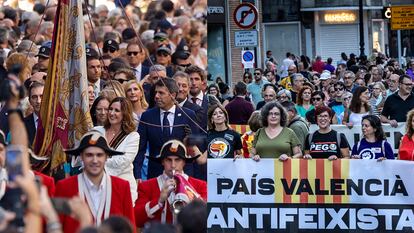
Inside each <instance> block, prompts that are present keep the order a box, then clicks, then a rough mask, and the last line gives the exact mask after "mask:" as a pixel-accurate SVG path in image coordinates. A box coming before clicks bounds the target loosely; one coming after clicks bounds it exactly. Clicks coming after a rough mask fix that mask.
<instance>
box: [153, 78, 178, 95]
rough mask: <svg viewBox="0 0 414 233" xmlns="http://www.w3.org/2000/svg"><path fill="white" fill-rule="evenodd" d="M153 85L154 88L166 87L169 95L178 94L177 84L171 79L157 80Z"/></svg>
mask: <svg viewBox="0 0 414 233" xmlns="http://www.w3.org/2000/svg"><path fill="white" fill-rule="evenodd" d="M154 85H155V87H166V88H167V89H168V91H169V92H170V93H171V94H173V93H178V85H177V82H176V81H175V80H174V79H172V78H162V79H159V80H158V81H157V82H156V83H155V84H154Z"/></svg>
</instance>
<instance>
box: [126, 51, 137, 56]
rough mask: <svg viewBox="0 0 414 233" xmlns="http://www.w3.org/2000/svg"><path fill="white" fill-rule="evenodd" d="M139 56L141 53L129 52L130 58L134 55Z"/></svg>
mask: <svg viewBox="0 0 414 233" xmlns="http://www.w3.org/2000/svg"><path fill="white" fill-rule="evenodd" d="M138 54H139V52H127V55H128V56H132V55H134V56H136V55H138Z"/></svg>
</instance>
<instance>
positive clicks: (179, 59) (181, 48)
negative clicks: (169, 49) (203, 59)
mask: <svg viewBox="0 0 414 233" xmlns="http://www.w3.org/2000/svg"><path fill="white" fill-rule="evenodd" d="M190 55H191V53H190V48H189V47H188V46H187V43H186V42H185V40H181V42H180V43H179V44H178V45H177V48H176V50H175V52H174V53H173V55H172V57H171V59H172V63H173V64H174V69H175V71H185V69H186V68H187V67H189V66H191V62H190Z"/></svg>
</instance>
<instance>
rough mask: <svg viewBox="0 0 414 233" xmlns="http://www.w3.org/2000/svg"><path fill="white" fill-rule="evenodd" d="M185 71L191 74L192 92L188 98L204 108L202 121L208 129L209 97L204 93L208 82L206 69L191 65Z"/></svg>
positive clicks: (204, 127)
mask: <svg viewBox="0 0 414 233" xmlns="http://www.w3.org/2000/svg"><path fill="white" fill-rule="evenodd" d="M185 72H186V73H187V74H188V75H189V76H190V94H189V96H188V98H189V99H190V101H191V102H193V103H195V104H197V105H198V106H200V107H201V108H202V109H203V111H204V112H203V115H202V117H203V118H202V119H201V122H202V127H203V129H205V130H207V109H208V98H207V96H206V95H205V94H204V93H203V90H204V89H205V87H206V82H207V80H206V79H207V77H206V74H205V71H204V70H203V69H201V68H200V67H198V66H195V65H191V66H189V67H187V69H185Z"/></svg>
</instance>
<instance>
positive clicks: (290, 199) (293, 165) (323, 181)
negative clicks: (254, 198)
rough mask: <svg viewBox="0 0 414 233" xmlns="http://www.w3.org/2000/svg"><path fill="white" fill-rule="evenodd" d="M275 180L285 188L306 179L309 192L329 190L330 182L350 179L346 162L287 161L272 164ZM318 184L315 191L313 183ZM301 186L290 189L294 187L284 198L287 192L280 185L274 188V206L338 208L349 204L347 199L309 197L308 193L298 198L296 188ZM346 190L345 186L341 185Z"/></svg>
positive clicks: (340, 197) (323, 160)
mask: <svg viewBox="0 0 414 233" xmlns="http://www.w3.org/2000/svg"><path fill="white" fill-rule="evenodd" d="M274 172H275V180H282V179H285V180H286V183H287V184H292V180H293V179H297V180H298V182H299V181H300V180H303V179H308V180H309V181H310V182H309V185H310V189H311V190H313V192H315V190H330V189H331V179H347V178H348V176H349V159H338V160H334V161H329V160H327V159H312V160H306V159H289V160H287V161H285V162H281V161H278V160H275V171H274ZM315 180H318V181H319V184H318V187H316V185H317V184H316V182H312V181H315ZM299 186H301V187H303V186H302V185H296V186H293V185H291V186H290V187H294V190H293V192H292V194H290V195H289V194H287V193H286V189H285V188H284V187H283V185H282V183H281V182H277V183H276V184H275V202H276V203H318V204H321V203H326V204H333V203H335V204H339V203H348V202H349V196H348V195H317V194H316V193H314V195H309V194H308V193H307V192H301V193H300V194H298V192H297V191H298V187H299ZM343 186H344V187H345V184H343Z"/></svg>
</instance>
